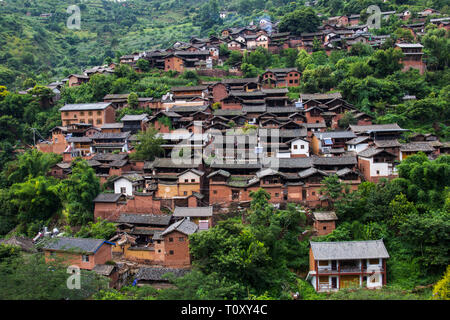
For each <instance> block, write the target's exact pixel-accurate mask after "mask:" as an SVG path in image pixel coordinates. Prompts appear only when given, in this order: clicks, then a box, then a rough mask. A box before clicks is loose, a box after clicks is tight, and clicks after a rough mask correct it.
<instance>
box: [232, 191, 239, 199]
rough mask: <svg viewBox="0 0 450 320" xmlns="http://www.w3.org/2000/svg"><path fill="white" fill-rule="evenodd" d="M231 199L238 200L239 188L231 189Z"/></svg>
mask: <svg viewBox="0 0 450 320" xmlns="http://www.w3.org/2000/svg"><path fill="white" fill-rule="evenodd" d="M231 199H232V200H238V199H239V190H232V191H231Z"/></svg>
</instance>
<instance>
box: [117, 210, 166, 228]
mask: <svg viewBox="0 0 450 320" xmlns="http://www.w3.org/2000/svg"><path fill="white" fill-rule="evenodd" d="M170 219H171V216H170V215H165V214H132V213H122V214H121V215H120V217H119V219H118V220H117V222H119V223H131V224H148V225H157V226H168V225H169V223H170Z"/></svg>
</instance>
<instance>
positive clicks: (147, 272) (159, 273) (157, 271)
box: [136, 267, 190, 281]
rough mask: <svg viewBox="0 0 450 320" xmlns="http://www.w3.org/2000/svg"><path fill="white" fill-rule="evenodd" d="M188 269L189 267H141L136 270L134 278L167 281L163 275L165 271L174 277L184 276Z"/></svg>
mask: <svg viewBox="0 0 450 320" xmlns="http://www.w3.org/2000/svg"><path fill="white" fill-rule="evenodd" d="M189 271H190V270H189V269H173V268H151V267H142V268H140V269H139V271H138V272H137V274H136V279H137V280H146V281H167V279H166V278H165V277H164V275H165V274H167V273H172V274H173V275H174V276H175V277H177V278H179V277H182V276H184V275H185V274H186V273H188V272H189Z"/></svg>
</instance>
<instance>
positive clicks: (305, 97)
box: [300, 92, 342, 101]
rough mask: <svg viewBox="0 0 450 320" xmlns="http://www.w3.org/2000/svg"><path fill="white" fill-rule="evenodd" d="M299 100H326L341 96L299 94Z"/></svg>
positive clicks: (332, 94)
mask: <svg viewBox="0 0 450 320" xmlns="http://www.w3.org/2000/svg"><path fill="white" fill-rule="evenodd" d="M300 98H301V99H302V100H303V101H305V100H327V99H337V98H342V95H341V93H340V92H335V93H313V94H310V93H301V94H300Z"/></svg>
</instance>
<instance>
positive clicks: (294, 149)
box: [291, 138, 309, 157]
mask: <svg viewBox="0 0 450 320" xmlns="http://www.w3.org/2000/svg"><path fill="white" fill-rule="evenodd" d="M291 155H292V156H299V155H304V156H306V157H309V142H308V141H306V140H303V139H300V138H298V139H295V140H293V141H291Z"/></svg>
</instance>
